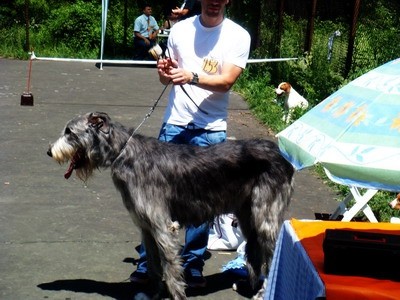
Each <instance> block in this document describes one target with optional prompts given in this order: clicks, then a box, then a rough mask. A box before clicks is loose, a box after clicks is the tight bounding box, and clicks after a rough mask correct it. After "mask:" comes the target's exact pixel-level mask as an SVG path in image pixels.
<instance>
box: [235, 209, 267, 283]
mask: <svg viewBox="0 0 400 300" xmlns="http://www.w3.org/2000/svg"><path fill="white" fill-rule="evenodd" d="M235 214H236V217H237V219H238V222H239V225H240V229H241V230H242V233H243V235H244V237H245V238H246V264H247V271H248V273H249V280H250V284H251V286H252V287H253V288H256V285H257V283H258V278H259V276H260V275H261V265H262V262H263V254H262V250H261V245H260V243H259V241H258V238H257V230H256V228H255V227H254V222H253V217H252V213H251V207H250V206H249V205H248V206H246V207H242V208H241V209H240V211H238V212H236V213H235Z"/></svg>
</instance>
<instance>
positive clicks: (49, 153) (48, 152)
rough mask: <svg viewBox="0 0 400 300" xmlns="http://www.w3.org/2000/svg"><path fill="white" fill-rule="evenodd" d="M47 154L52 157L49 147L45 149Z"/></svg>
mask: <svg viewBox="0 0 400 300" xmlns="http://www.w3.org/2000/svg"><path fill="white" fill-rule="evenodd" d="M47 155H48V156H50V157H53V155H52V154H51V149H49V150H47Z"/></svg>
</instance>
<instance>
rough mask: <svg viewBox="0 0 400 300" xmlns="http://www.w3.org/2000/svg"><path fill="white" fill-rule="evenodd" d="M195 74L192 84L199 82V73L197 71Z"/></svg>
mask: <svg viewBox="0 0 400 300" xmlns="http://www.w3.org/2000/svg"><path fill="white" fill-rule="evenodd" d="M192 74H193V78H192V81H191V83H192V84H198V83H199V75H197V73H192Z"/></svg>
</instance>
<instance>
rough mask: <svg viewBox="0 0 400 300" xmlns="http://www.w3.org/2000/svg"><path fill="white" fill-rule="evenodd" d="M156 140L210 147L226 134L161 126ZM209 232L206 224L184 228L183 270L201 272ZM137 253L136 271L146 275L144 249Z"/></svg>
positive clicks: (141, 247) (141, 246)
mask: <svg viewBox="0 0 400 300" xmlns="http://www.w3.org/2000/svg"><path fill="white" fill-rule="evenodd" d="M158 139H159V140H160V141H164V142H168V143H174V144H191V145H197V146H210V145H212V144H218V143H222V142H224V141H225V140H226V132H225V131H209V130H205V129H194V128H191V129H188V128H185V127H184V126H176V125H172V124H163V125H162V127H161V130H160V134H159V137H158ZM209 230H210V226H209V224H208V222H206V223H203V224H201V225H200V226H197V227H195V226H188V227H187V228H186V235H185V246H184V247H183V249H182V252H181V256H182V259H183V267H184V268H185V269H192V268H193V269H196V270H200V271H203V266H204V253H205V251H206V249H207V241H208V234H209ZM138 252H139V255H140V257H139V260H138V264H137V271H138V272H142V273H146V272H147V261H146V249H145V247H144V245H143V244H141V245H140V247H139V249H138Z"/></svg>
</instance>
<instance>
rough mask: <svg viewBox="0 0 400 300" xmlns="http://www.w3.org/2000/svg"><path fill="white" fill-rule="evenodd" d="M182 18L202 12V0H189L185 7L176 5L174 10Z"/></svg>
mask: <svg viewBox="0 0 400 300" xmlns="http://www.w3.org/2000/svg"><path fill="white" fill-rule="evenodd" d="M172 12H173V13H175V14H177V16H178V18H179V19H180V20H183V19H187V18H190V17H193V16H197V15H199V14H201V0H187V1H185V5H184V6H183V8H182V9H181V8H179V7H176V8H174V9H173V10H172Z"/></svg>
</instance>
